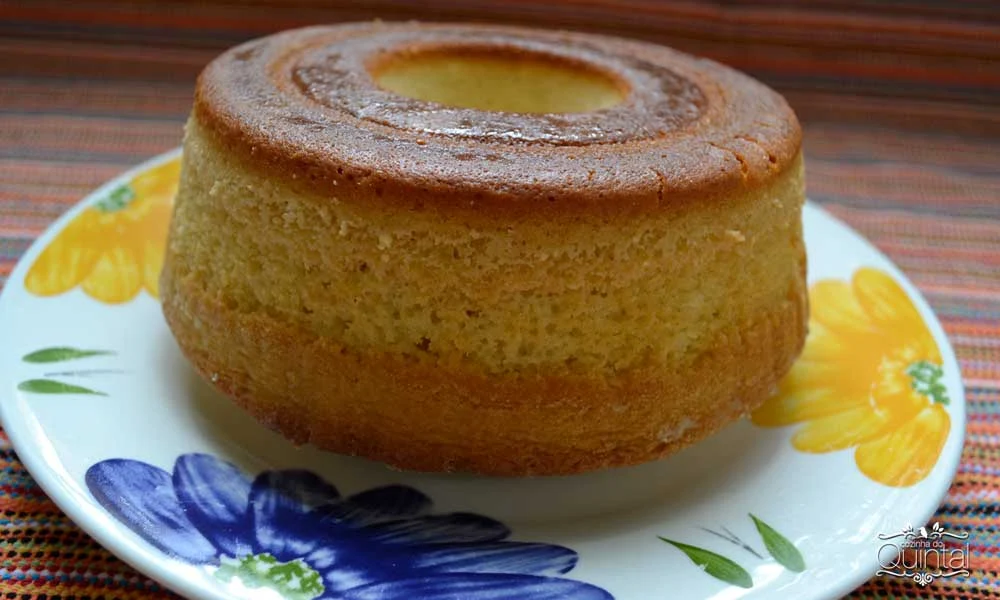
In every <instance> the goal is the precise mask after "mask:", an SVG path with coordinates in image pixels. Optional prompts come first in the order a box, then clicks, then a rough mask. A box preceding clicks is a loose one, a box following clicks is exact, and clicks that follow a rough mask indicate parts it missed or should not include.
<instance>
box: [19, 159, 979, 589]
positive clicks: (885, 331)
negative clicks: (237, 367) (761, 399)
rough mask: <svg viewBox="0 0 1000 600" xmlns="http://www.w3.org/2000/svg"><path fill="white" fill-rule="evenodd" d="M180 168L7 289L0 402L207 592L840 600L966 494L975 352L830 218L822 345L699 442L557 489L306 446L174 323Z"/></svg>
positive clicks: (105, 537) (85, 514)
mask: <svg viewBox="0 0 1000 600" xmlns="http://www.w3.org/2000/svg"><path fill="white" fill-rule="evenodd" d="M178 157H179V153H178V152H173V153H170V154H168V155H165V156H162V157H160V158H158V159H155V160H153V161H151V162H149V163H147V164H145V165H142V166H141V167H139V168H137V169H135V170H133V171H131V172H129V173H126V174H125V175H123V176H122V177H120V178H118V179H116V180H115V181H112V182H110V183H109V184H107V185H105V186H104V187H102V188H101V189H99V190H97V191H96V192H95V193H94V194H93V195H91V196H90V197H89V198H87V199H86V200H84V201H83V202H81V203H80V205H79V206H77V207H76V208H74V209H73V210H71V211H70V212H69V213H68V214H67V215H65V216H64V217H63V218H61V219H60V220H59V221H58V222H57V223H56V224H55V225H54V226H53V227H52V228H51V229H50V230H49V231H48V232H47V233H46V234H45V235H43V236H42V237H41V238H40V239H39V240H38V241H37V242H36V243H35V244H34V246H32V248H31V249H30V250H29V251H28V252H27V254H25V256H24V258H23V260H22V261H21V263H20V264H19V265H18V266H17V268H16V269H15V270H14V272H13V273H12V274H11V276H10V279H9V280H8V282H7V285H6V288H5V289H4V290H3V296H2V299H0V331H2V332H3V336H4V343H3V344H2V347H0V386H2V394H0V396H2V397H0V407H2V416H3V425H4V427H5V428H6V430H7V433H8V434H9V436H10V438H11V440H12V442H13V444H14V446H15V448H16V450H17V453H18V455H19V456H20V458H21V459H22V460H23V461H24V463H25V464H26V465H27V467H28V469H29V470H30V471H31V473H32V474H33V475H34V477H35V478H36V479H37V480H38V483H39V484H40V485H41V486H42V488H44V490H45V491H46V492H47V493H48V494H49V495H50V496H51V497H52V499H53V500H54V501H55V502H56V503H57V504H58V505H59V506H60V507H61V508H62V509H63V510H65V511H66V512H67V513H68V514H69V516H70V517H72V518H73V519H74V520H75V521H76V522H77V523H78V524H79V525H80V526H81V527H82V528H83V529H85V530H86V531H87V532H88V533H90V534H91V535H92V536H93V537H94V538H96V539H97V540H98V541H99V542H100V543H101V544H103V545H104V546H106V547H107V548H109V549H110V550H111V551H112V552H114V553H115V554H117V555H118V556H120V557H121V558H123V559H124V560H126V561H127V562H129V563H131V564H132V565H133V566H134V567H136V568H137V569H139V570H140V571H142V572H144V573H146V574H148V575H149V576H151V577H153V578H154V579H157V580H159V581H160V582H162V583H163V584H164V585H166V586H167V587H169V588H172V589H173V590H176V591H177V592H179V593H181V594H183V595H186V596H189V597H194V598H218V599H228V598H244V597H246V598H284V599H287V600H308V599H313V598H343V599H348V600H360V599H376V598H377V599H379V600H392V599H425V600H432V599H433V600H445V599H459V598H461V599H470V600H485V599H490V600H499V599H506V598H518V599H549V598H574V599H585V598H586V599H608V598H617V599H618V600H645V599H647V598H715V599H721V598H740V597H753V598H797V599H800V600H805V599H809V598H837V597H840V596H841V595H842V594H844V593H847V592H848V591H850V590H851V589H853V588H854V587H856V586H858V585H860V584H861V583H862V582H864V581H865V580H867V579H869V578H871V577H873V576H874V575H875V574H876V571H877V570H878V569H879V568H880V566H881V567H886V566H887V564H886V563H892V557H893V556H895V551H894V549H895V548H896V546H894V545H893V544H894V542H886V541H885V540H883V539H880V538H879V535H880V534H882V537H883V538H885V537H890V538H891V539H897V540H898V539H903V538H912V537H913V536H914V535H915V534H914V533H913V532H912V531H908V530H906V528H907V526H908V525H913V526H916V527H917V529H916V531H917V532H919V531H920V529H919V526H921V525H924V524H925V523H926V522H927V520H928V519H929V518H930V517H931V516H932V514H933V512H934V510H935V508H936V507H937V506H938V503H939V502H940V501H941V499H942V497H943V495H944V494H945V492H946V490H947V489H948V485H949V482H950V481H951V479H952V476H953V474H954V472H955V469H956V466H957V464H958V460H959V455H960V451H961V446H962V440H963V434H964V424H965V409H964V395H963V391H962V386H961V381H960V378H959V369H958V365H957V364H956V361H955V356H954V353H953V351H952V348H951V346H950V345H949V344H948V340H947V339H946V338H945V335H944V333H943V332H942V330H941V326H940V325H939V323H938V321H937V320H936V319H935V317H934V315H933V314H932V313H931V311H930V310H929V309H928V307H927V303H926V302H925V301H924V300H923V299H922V298H921V297H920V295H919V294H918V293H917V291H916V290H915V289H914V288H913V286H912V285H911V284H910V283H909V282H908V281H907V280H906V279H905V278H904V277H903V275H902V274H901V273H900V272H899V270H898V269H896V268H895V267H894V266H893V265H892V264H890V262H889V261H888V260H887V259H886V258H885V257H883V256H882V255H881V254H879V253H878V252H877V251H876V250H875V249H874V248H872V247H871V246H870V245H869V244H868V243H866V242H865V241H864V240H862V239H861V238H860V237H859V236H858V235H857V234H855V233H853V232H852V231H850V230H849V229H848V228H847V227H845V226H844V225H842V224H840V223H839V222H837V221H836V220H834V219H833V218H831V217H830V216H829V215H827V214H826V213H824V212H823V211H822V210H821V209H819V208H817V207H815V206H812V205H809V206H807V207H806V210H805V217H804V218H805V229H806V240H807V246H808V253H809V279H810V301H811V304H812V317H813V318H812V323H811V333H810V337H809V340H808V342H807V347H806V350H805V353H804V355H803V357H802V358H801V359H800V360H799V362H798V363H797V364H796V366H795V368H794V369H793V371H792V373H791V374H790V375H789V376H788V377H787V378H786V380H785V381H784V382H783V383H782V385H781V387H780V389H779V390H778V391H777V393H776V395H775V396H774V397H773V398H772V399H770V400H769V401H768V402H767V403H766V404H765V405H764V406H763V407H762V408H761V409H760V410H758V411H757V412H756V413H754V414H753V416H752V418H751V419H749V420H746V421H744V422H740V423H738V424H736V425H734V426H732V427H730V428H728V429H726V430H725V431H724V432H723V433H721V434H719V435H717V436H715V437H713V438H711V439H710V440H708V441H706V442H704V443H702V444H700V445H697V446H696V447H693V448H690V449H688V450H686V451H684V452H682V453H680V454H678V455H676V456H674V457H671V458H668V459H665V460H662V461H659V462H655V463H651V464H646V465H643V466H639V467H632V468H624V469H617V470H610V471H605V472H600V473H595V474H587V475H580V476H573V477H558V478H534V479H503V478H480V477H472V476H458V475H447V476H445V475H421V474H409V473H402V472H397V471H393V470H390V469H388V468H386V467H384V466H382V465H380V464H376V463H372V462H368V461H365V460H360V459H354V458H347V457H342V456H336V455H333V454H329V453H324V452H320V451H316V450H313V449H310V448H294V447H292V446H291V445H290V444H288V443H286V442H285V441H284V440H283V439H282V438H280V437H278V436H277V435H275V434H273V433H271V432H270V431H267V430H266V429H264V428H262V427H261V426H259V425H258V424H257V423H256V422H255V421H253V420H251V419H250V418H249V417H247V416H246V415H244V414H243V413H242V412H241V411H240V410H239V409H237V408H236V407H235V406H234V405H232V404H230V402H229V401H228V400H227V399H226V398H224V397H221V396H220V395H218V394H217V393H215V392H214V391H213V389H212V388H211V387H210V386H209V385H208V384H206V383H205V382H203V381H202V380H200V379H199V378H198V377H197V376H196V375H195V373H194V371H192V369H191V368H190V367H189V366H188V364H187V363H186V362H185V360H184V358H183V357H182V356H181V354H180V352H179V351H178V348H177V346H176V345H175V343H174V340H173V338H172V337H171V335H170V332H169V330H168V329H167V326H166V324H165V323H164V320H163V318H162V316H161V314H160V307H159V304H158V302H157V292H158V288H157V284H156V278H157V273H158V271H159V268H160V263H161V261H162V251H161V248H162V245H163V242H164V239H165V235H166V226H167V220H168V219H169V214H170V203H171V201H172V198H173V194H174V192H175V190H176V181H177V176H178V171H179V166H178ZM904 533H905V535H904ZM937 533H938V532H937V530H934V529H933V528H932V529H931V537H933V536H934V534H937ZM893 534H896V536H895V538H892V535H893ZM924 535H925V536H926V532H925V534H924ZM880 563H882V564H881V565H880ZM888 566H889V567H891V566H892V565H891V564H889V565H888ZM897 566H898V565H897ZM900 568H901V567H900ZM901 574H903V575H913V573H912V572H911V573H901Z"/></svg>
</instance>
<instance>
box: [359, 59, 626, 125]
mask: <svg viewBox="0 0 1000 600" xmlns="http://www.w3.org/2000/svg"><path fill="white" fill-rule="evenodd" d="M368 70H369V72H370V73H371V75H372V79H374V81H375V83H376V85H378V86H379V87H381V88H382V89H384V90H387V91H390V92H393V93H395V94H399V95H400V96H405V97H407V98H413V99H415V100H423V101H427V102H437V103H438V104H444V105H446V106H453V107H457V108H472V109H478V110H486V111H498V112H511V113H536V114H540V113H582V112H591V111H596V110H602V109H605V108H610V107H612V106H615V105H616V104H620V103H621V102H622V101H623V100H624V99H625V95H626V93H627V91H628V90H627V86H626V84H625V83H624V82H623V81H621V80H620V79H619V78H617V77H615V76H614V75H612V74H610V73H607V72H605V71H604V70H602V69H599V68H598V67H596V66H594V65H590V64H587V63H584V62H580V61H574V60H570V59H567V58H563V57H559V56H555V55H549V54H541V53H535V52H528V51H524V50H518V49H514V48H505V47H493V48H484V47H467V46H466V47H452V48H440V47H439V48H433V49H422V50H412V49H411V50H406V51H398V52H392V53H388V54H387V55H382V56H380V57H378V59H377V62H375V63H374V64H370V65H369V67H368Z"/></svg>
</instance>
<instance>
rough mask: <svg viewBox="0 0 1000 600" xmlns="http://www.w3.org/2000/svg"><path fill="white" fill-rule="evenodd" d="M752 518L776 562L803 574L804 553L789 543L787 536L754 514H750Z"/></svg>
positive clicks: (804, 565) (804, 567)
mask: <svg viewBox="0 0 1000 600" xmlns="http://www.w3.org/2000/svg"><path fill="white" fill-rule="evenodd" d="M750 518H751V519H753V524H754V525H756V526H757V532H758V533H760V537H761V539H763V540H764V546H766V547H767V551H768V552H770V553H771V556H773V557H774V560H776V561H778V563H780V564H781V565H782V566H784V567H785V568H786V569H788V570H789V571H795V572H796V573H801V572H802V571H805V570H806V561H805V559H804V558H802V553H801V552H799V549H798V548H796V547H795V544H793V543H791V542H789V541H788V539H787V538H786V537H785V536H783V535H781V534H780V533H778V532H777V531H775V530H774V528H773V527H771V526H770V525H768V524H767V523H765V522H764V521H761V520H760V519H758V518H757V517H756V516H754V515H753V514H750Z"/></svg>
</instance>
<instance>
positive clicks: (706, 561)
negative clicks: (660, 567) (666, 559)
mask: <svg viewBox="0 0 1000 600" xmlns="http://www.w3.org/2000/svg"><path fill="white" fill-rule="evenodd" d="M658 537H659V536H658ZM660 539H661V540H662V541H664V542H666V543H668V544H670V545H671V546H673V547H674V548H677V549H678V550H680V551H681V552H683V553H684V554H686V555H687V557H688V558H690V559H691V562H693V563H694V564H696V565H697V566H699V567H701V569H702V570H703V571H705V572H706V573H708V574H709V575H711V576H712V577H715V578H716V579H719V580H721V581H725V582H726V583H729V584H732V585H738V586H739V587H741V588H747V589H749V588H752V587H753V578H752V577H750V573H747V571H746V569H744V568H743V567H741V566H739V565H738V564H736V563H734V562H733V561H731V560H729V559H728V558H726V557H725V556H722V555H721V554H716V553H715V552H710V551H708V550H705V549H704V548H698V547H697V546H689V545H688V544H682V543H680V542H675V541H673V540H668V539H667V538H665V537H660Z"/></svg>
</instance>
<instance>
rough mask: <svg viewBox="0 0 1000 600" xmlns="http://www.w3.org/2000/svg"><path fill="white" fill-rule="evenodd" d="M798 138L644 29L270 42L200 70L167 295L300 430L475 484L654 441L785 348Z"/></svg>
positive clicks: (751, 88) (188, 331) (755, 375)
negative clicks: (639, 33) (628, 35)
mask: <svg viewBox="0 0 1000 600" xmlns="http://www.w3.org/2000/svg"><path fill="white" fill-rule="evenodd" d="M800 142H801V133H800V129H799V125H798V122H797V120H796V118H795V115H794V114H793V112H792V111H791V109H790V108H789V107H788V105H787V104H786V102H785V101H784V100H783V99H782V98H781V96H779V95H778V94H776V93H775V92H773V91H772V90H770V89H768V88H767V87H765V86H764V85H762V84H760V83H758V82H757V81H755V80H753V79H751V78H749V77H747V76H745V75H742V74H740V73H738V72H736V71H733V70H731V69H729V68H726V67H724V66H722V65H719V64H717V63H714V62H711V61H708V60H704V59H699V58H695V57H692V56H689V55H686V54H682V53H680V52H676V51H674V50H671V49H668V48H665V47H661V46H656V45H651V44H646V43H640V42H635V41H628V40H623V39H617V38H611V37H601V36H594V35H584V34H577V33H566V32H556V31H540V30H533V29H523V28H514V27H495V26H478V25H455V24H434V25H431V24H417V23H406V24H394V23H364V24H348V25H340V26H331V27H312V28H307V29H300V30H295V31H289V32H286V33H281V34H278V35H274V36H270V37H267V38H263V39H260V40H256V41H252V42H249V43H246V44H243V45H241V46H239V47H236V48H233V49H231V50H229V51H227V52H226V53H225V54H223V55H222V56H220V57H219V58H218V59H216V60H215V61H214V62H212V63H211V64H210V65H209V66H208V67H207V68H206V69H205V70H204V72H203V73H202V74H201V76H200V78H199V80H198V85H197V93H196V96H195V103H194V110H193V113H192V115H191V118H190V121H189V122H188V126H187V130H186V137H185V141H184V163H183V169H182V176H181V184H180V191H179V195H178V197H177V200H176V205H175V212H174V216H173V220H172V224H171V231H170V238H169V243H168V248H167V253H166V262H165V267H164V271H163V275H162V280H161V286H162V287H161V294H162V298H163V310H164V313H165V315H166V318H167V320H168V322H169V325H170V328H171V330H172V331H173V333H174V335H175V336H176V338H177V341H178V343H179V344H180V347H181V349H182V350H183V352H184V353H185V355H186V356H187V357H188V358H189V359H190V361H191V362H192V363H193V365H194V366H195V368H196V369H197V370H198V371H199V372H200V373H201V374H202V375H203V376H204V377H205V378H206V379H207V380H209V381H211V382H212V383H213V384H214V385H215V386H217V387H218V389H220V390H221V391H222V392H224V393H225V394H227V395H228V396H230V397H231V398H232V399H233V400H234V401H235V402H236V403H238V404H239V405H240V406H242V407H243V408H245V409H246V410H247V411H249V412H250V413H251V414H252V415H253V416H254V417H256V418H257V419H258V420H259V421H261V422H262V423H265V424H266V425H267V426H269V427H272V428H274V429H276V430H277V431H279V432H281V433H282V434H284V435H285V436H286V437H288V438H290V439H291V440H293V441H294V442H296V443H311V444H314V445H316V446H319V447H321V448H325V449H328V450H332V451H334V452H338V453H345V454H352V455H359V456H363V457H368V458H371V459H375V460H379V461H383V462H386V463H388V464H390V465H392V466H395V467H399V468H404V469H415V470H424V471H467V472H476V473H483V474H496V475H528V474H567V473H577V472H582V471H588V470H594V469H600V468H605V467H613V466H621V465H630V464H636V463H641V462H644V461H649V460H653V459H656V458H659V457H662V456H664V455H667V454H669V453H671V452H674V451H676V450H678V449H680V448H683V447H685V446H688V445H690V444H692V443H694V442H697V441H698V440H701V439H703V438H705V437H706V436H708V435H710V434H712V433H713V432H716V431H718V430H719V429H720V428H722V427H723V426H725V425H727V424H729V423H731V422H733V421H734V420H736V419H738V418H740V417H741V416H742V415H745V414H746V413H747V412H749V411H750V410H752V409H754V408H755V407H757V406H758V405H759V404H760V403H761V402H763V400H764V399H765V398H766V397H767V396H768V395H769V393H770V392H771V391H772V390H773V389H774V387H775V385H776V383H777V382H778V380H779V379H780V378H781V376H782V375H783V374H784V373H785V372H786V371H787V370H788V368H789V367H790V365H791V363H792V361H793V360H794V359H795V357H796V356H797V355H798V353H799V351H800V350H801V347H802V343H803V339H804V336H805V328H806V318H807V305H806V303H807V300H806V293H805V269H806V258H805V251H804V246H803V239H802V224H801V210H802V204H803V201H804V180H803V167H802V158H801V152H800Z"/></svg>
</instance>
